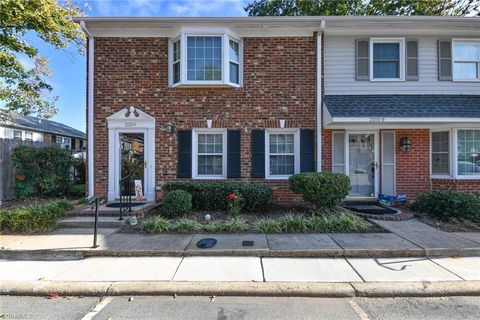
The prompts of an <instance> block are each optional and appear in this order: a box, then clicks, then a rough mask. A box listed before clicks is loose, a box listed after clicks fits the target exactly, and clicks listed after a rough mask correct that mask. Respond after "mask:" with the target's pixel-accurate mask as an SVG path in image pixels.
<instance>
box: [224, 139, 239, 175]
mask: <svg viewBox="0 0 480 320" xmlns="http://www.w3.org/2000/svg"><path fill="white" fill-rule="evenodd" d="M227 178H240V130H228V131H227Z"/></svg>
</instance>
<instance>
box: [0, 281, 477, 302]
mask: <svg viewBox="0 0 480 320" xmlns="http://www.w3.org/2000/svg"><path fill="white" fill-rule="evenodd" d="M51 293H57V294H59V295H65V296H127V295H159V296H175V295H179V296H181V295H183V296H258V297H261V296H263V297H330V298H346V297H372V298H373V297H377V298H378V297H443V296H480V281H441V282H368V283H360V282H352V283H348V282H341V283H323V282H322V283H320V282H319V283H303V282H140V281H129V282H65V281H24V282H15V281H3V282H2V283H1V284H0V295H19V296H20V295H22V296H23V295H29V296H47V295H49V294H51Z"/></svg>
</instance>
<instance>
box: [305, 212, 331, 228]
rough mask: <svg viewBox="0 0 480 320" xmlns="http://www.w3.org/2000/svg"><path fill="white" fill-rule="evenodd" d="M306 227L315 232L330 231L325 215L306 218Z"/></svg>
mask: <svg viewBox="0 0 480 320" xmlns="http://www.w3.org/2000/svg"><path fill="white" fill-rule="evenodd" d="M307 224H308V227H309V228H310V229H312V230H313V231H315V232H330V231H332V230H330V224H329V221H328V220H327V219H326V218H325V216H323V215H322V216H317V217H312V218H310V219H308V222H307Z"/></svg>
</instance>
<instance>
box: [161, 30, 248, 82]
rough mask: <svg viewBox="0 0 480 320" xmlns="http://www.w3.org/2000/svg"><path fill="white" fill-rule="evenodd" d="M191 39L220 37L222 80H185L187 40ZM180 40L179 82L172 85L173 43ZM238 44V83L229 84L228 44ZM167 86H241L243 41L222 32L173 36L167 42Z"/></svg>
mask: <svg viewBox="0 0 480 320" xmlns="http://www.w3.org/2000/svg"><path fill="white" fill-rule="evenodd" d="M189 36H192V37H222V79H221V80H219V81H218V80H204V81H192V80H187V38H188V37H189ZM178 39H180V82H177V83H175V84H174V83H173V43H174V42H176V41H177V40H178ZM230 40H233V41H236V42H238V50H239V55H240V60H239V64H240V67H239V73H240V74H239V83H238V84H237V83H232V82H230V44H229V41H230ZM168 85H169V86H170V87H179V86H187V87H188V86H199V87H209V86H230V87H242V86H243V40H242V39H239V38H238V37H235V36H233V35H232V34H230V33H229V32H226V31H224V30H219V31H208V32H201V31H195V32H193V31H188V32H181V33H180V35H178V36H175V37H173V38H171V39H169V41H168Z"/></svg>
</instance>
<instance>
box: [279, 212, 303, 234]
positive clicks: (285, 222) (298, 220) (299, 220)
mask: <svg viewBox="0 0 480 320" xmlns="http://www.w3.org/2000/svg"><path fill="white" fill-rule="evenodd" d="M278 220H279V223H280V228H281V230H282V231H283V232H287V233H303V232H305V231H306V229H307V221H308V220H307V219H306V218H305V217H304V216H303V215H301V214H295V213H287V214H285V215H284V216H283V217H281V218H279V219H278Z"/></svg>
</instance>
